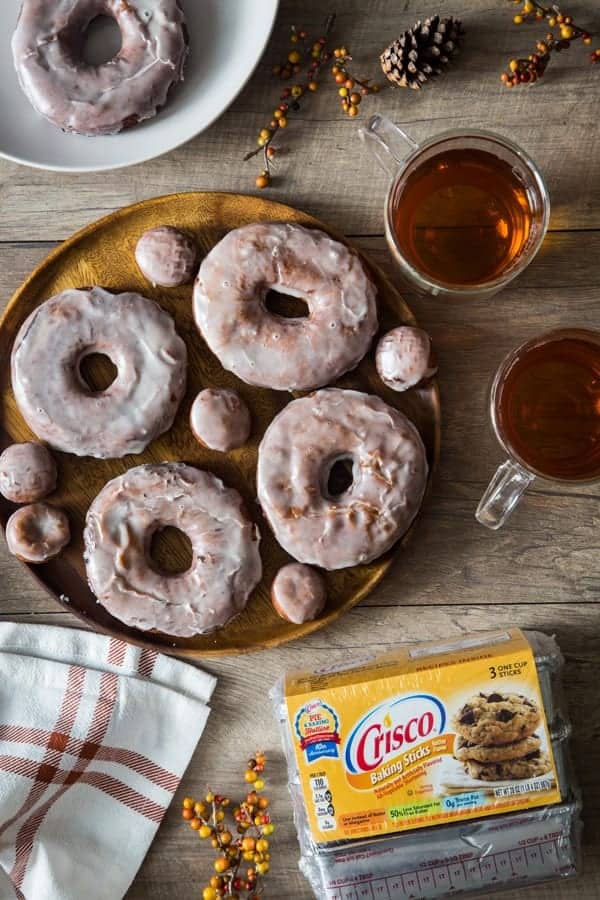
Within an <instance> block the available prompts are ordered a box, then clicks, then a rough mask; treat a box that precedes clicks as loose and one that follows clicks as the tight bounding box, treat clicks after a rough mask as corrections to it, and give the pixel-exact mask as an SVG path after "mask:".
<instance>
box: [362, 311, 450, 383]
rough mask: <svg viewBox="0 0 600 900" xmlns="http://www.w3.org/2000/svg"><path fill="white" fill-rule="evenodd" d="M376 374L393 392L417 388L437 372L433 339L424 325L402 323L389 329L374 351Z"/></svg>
mask: <svg viewBox="0 0 600 900" xmlns="http://www.w3.org/2000/svg"><path fill="white" fill-rule="evenodd" d="M375 367H376V369H377V374H378V375H379V377H380V378H381V380H382V381H383V383H384V384H385V385H387V387H389V388H391V389H392V390H393V391H407V390H408V389H409V388H412V387H417V385H419V384H422V383H423V382H424V381H427V380H428V379H429V378H433V376H434V375H435V373H436V372H437V362H436V359H435V354H434V352H433V350H432V348H431V338H430V337H429V335H428V334H427V332H426V331H423V329H422V328H415V327H413V326H411V325H401V326H400V327H399V328H394V329H392V331H388V333H387V334H384V336H383V337H382V338H381V340H380V341H379V343H378V344H377V349H376V351H375Z"/></svg>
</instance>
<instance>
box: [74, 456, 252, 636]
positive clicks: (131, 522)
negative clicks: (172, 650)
mask: <svg viewBox="0 0 600 900" xmlns="http://www.w3.org/2000/svg"><path fill="white" fill-rule="evenodd" d="M167 527H170V528H176V529H178V530H179V531H182V532H183V533H184V534H185V535H187V537H188V538H189V540H190V543H191V549H192V562H191V565H190V567H189V569H188V570H187V571H185V572H181V573H179V574H168V573H166V572H164V571H160V570H159V569H158V568H157V567H156V565H155V564H154V563H153V561H152V556H151V544H152V538H153V536H154V535H155V534H156V533H157V532H158V531H160V530H161V529H164V528H167ZM259 539H260V538H259V533H258V529H257V528H256V526H255V525H254V524H253V523H252V522H251V520H250V519H249V518H248V516H247V514H246V512H245V510H244V504H243V501H242V498H241V497H240V495H239V494H238V492H237V491H236V490H234V489H233V488H228V487H226V486H225V485H224V484H223V482H222V481H220V480H219V479H218V478H217V477H216V476H214V475H212V474H211V473H210V472H204V471H202V470H201V469H195V468H193V467H192V466H188V465H186V464H185V463H163V464H162V465H145V466H136V467H135V468H133V469H130V470H129V471H128V472H126V473H125V474H124V475H120V476H119V477H117V478H113V480H112V481H109V482H108V484H107V485H105V487H104V488H103V489H102V490H101V491H100V493H99V494H98V496H97V497H96V499H95V500H94V502H93V503H92V505H91V506H90V508H89V511H88V514H87V518H86V526H85V532H84V540H85V563H86V569H87V575H88V580H89V583H90V586H91V588H92V590H93V591H94V593H95V594H96V597H97V598H98V600H99V602H100V603H101V604H102V605H103V606H104V607H105V608H106V609H107V610H108V611H109V613H110V614H111V615H113V616H115V618H117V619H120V621H122V622H125V624H126V625H130V626H132V627H134V628H140V629H143V630H144V631H148V630H156V631H161V632H164V633H165V634H172V635H178V636H179V637H192V636H193V635H195V634H206V633H208V632H211V631H214V630H215V629H217V628H221V627H222V626H223V625H226V624H227V622H229V621H230V620H231V619H232V618H233V617H234V616H236V615H238V613H240V612H241V611H242V610H243V609H244V607H245V606H246V603H247V601H248V597H249V596H250V594H251V593H252V590H253V589H254V587H255V586H256V585H257V584H258V582H259V581H260V577H261V574H262V566H261V560H260V554H259V551H258V544H259Z"/></svg>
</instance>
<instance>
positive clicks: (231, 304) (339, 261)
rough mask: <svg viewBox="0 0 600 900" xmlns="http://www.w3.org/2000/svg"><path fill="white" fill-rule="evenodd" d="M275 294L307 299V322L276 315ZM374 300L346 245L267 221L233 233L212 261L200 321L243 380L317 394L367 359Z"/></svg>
mask: <svg viewBox="0 0 600 900" xmlns="http://www.w3.org/2000/svg"><path fill="white" fill-rule="evenodd" d="M272 289H273V290H277V291H279V292H281V293H284V294H288V295H290V296H293V297H300V298H301V299H302V300H304V301H305V302H306V304H307V305H308V308H309V315H308V317H307V318H293V319H288V318H284V317H282V316H277V315H274V314H273V313H271V312H269V311H268V310H267V308H266V306H265V298H266V295H267V293H268V291H269V290H272ZM375 294H376V290H375V286H374V285H373V283H372V281H371V280H370V278H369V276H368V275H367V273H366V271H365V269H364V266H363V264H362V262H361V260H360V258H359V256H358V255H357V254H356V253H355V252H353V251H352V250H350V249H349V248H348V247H346V246H345V244H340V243H338V242H337V241H334V240H332V239H331V238H330V237H329V236H328V235H326V234H324V233H323V232H322V231H316V230H314V229H308V228H303V227H301V226H300V225H290V224H284V223H278V222H274V223H259V224H256V225H246V226H244V227H243V228H237V229H235V230H234V231H230V232H229V234H227V235H226V236H225V237H224V238H223V239H222V240H221V241H220V242H219V243H218V244H217V245H216V246H215V247H213V249H212V250H211V251H210V253H209V254H208V255H207V256H206V257H205V258H204V260H203V261H202V265H201V266H200V271H199V273H198V278H197V279H196V285H195V288H194V317H195V319H196V325H197V326H198V329H199V330H200V332H201V333H202V336H203V337H204V339H205V341H206V343H207V344H208V346H209V347H210V349H211V350H212V351H213V353H214V354H215V355H216V356H217V357H218V359H219V361H220V362H221V364H222V365H223V366H224V368H226V369H227V370H228V371H230V372H233V373H234V374H235V375H237V376H238V378H241V379H242V381H246V382H247V383H248V384H254V385H258V387H267V388H275V389H276V390H282V391H283V390H290V391H291V390H299V391H302V390H310V389H312V388H315V387H320V386H321V385H324V384H328V383H329V382H331V381H334V380H335V379H336V378H338V377H339V376H340V375H343V374H344V372H347V371H349V370H350V369H353V368H354V367H355V366H356V365H358V363H359V362H360V360H361V359H362V358H363V356H364V355H365V353H366V352H367V350H368V349H369V345H370V343H371V340H372V338H373V335H374V334H375V332H376V330H377V309H376V305H375Z"/></svg>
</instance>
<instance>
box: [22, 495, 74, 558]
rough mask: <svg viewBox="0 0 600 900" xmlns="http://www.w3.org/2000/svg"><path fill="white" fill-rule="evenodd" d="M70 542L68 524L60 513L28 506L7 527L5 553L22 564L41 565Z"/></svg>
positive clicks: (42, 506)
mask: <svg viewBox="0 0 600 900" xmlns="http://www.w3.org/2000/svg"><path fill="white" fill-rule="evenodd" d="M70 539H71V531H70V528H69V520H68V519H67V516H66V514H65V513H64V512H63V511H62V509H58V507H56V506H49V505H48V504H47V503H31V504H30V505H29V506H22V507H21V508H20V509H18V510H17V511H16V512H14V513H13V514H12V516H11V517H10V518H9V520H8V522H7V523H6V543H7V545H8V549H9V550H10V552H11V553H12V554H13V556H16V557H17V559H20V560H22V561H23V562H28V563H32V564H34V565H40V564H41V563H45V562H47V561H48V560H49V559H52V558H53V557H54V556H57V555H58V554H59V553H60V551H61V550H62V549H63V547H65V546H66V545H67V544H68V543H69V541H70Z"/></svg>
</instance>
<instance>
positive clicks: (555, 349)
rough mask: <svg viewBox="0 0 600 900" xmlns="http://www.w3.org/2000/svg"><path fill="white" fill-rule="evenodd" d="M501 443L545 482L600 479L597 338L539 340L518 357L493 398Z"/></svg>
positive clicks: (599, 348)
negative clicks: (552, 479)
mask: <svg viewBox="0 0 600 900" xmlns="http://www.w3.org/2000/svg"><path fill="white" fill-rule="evenodd" d="M493 417H494V423H495V427H496V430H497V431H498V432H499V433H500V434H501V436H502V442H503V444H504V445H505V446H506V447H507V449H508V450H509V452H511V453H512V455H513V456H515V457H516V458H517V459H520V460H521V461H522V462H523V463H524V464H525V465H526V466H527V468H528V469H531V470H532V471H533V472H537V473H538V474H540V475H543V476H544V477H546V478H554V479H560V480H568V481H591V480H593V479H595V478H599V477H600V343H599V342H598V339H597V338H596V336H595V335H594V334H593V333H589V334H587V335H586V333H585V332H581V333H579V334H577V333H573V334H572V336H567V335H564V336H557V337H553V338H549V339H547V340H544V341H540V342H538V343H536V344H534V345H533V346H531V347H528V348H526V349H525V350H524V351H523V352H522V353H520V354H518V355H517V356H516V357H515V358H514V359H513V361H512V362H511V364H510V365H509V367H508V368H507V369H506V371H505V372H504V374H503V376H502V378H501V379H500V381H499V383H498V387H497V389H496V391H495V395H494V411H493Z"/></svg>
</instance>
